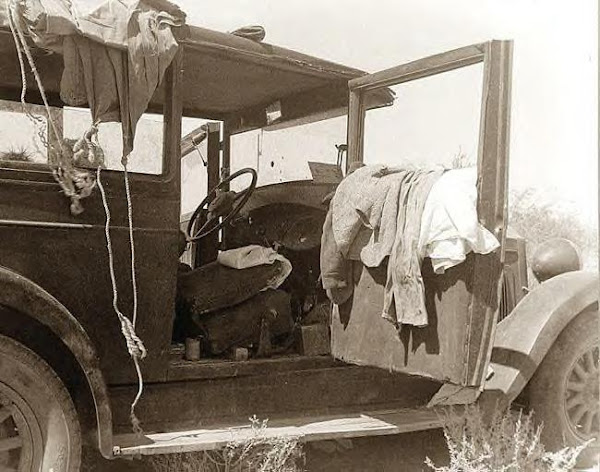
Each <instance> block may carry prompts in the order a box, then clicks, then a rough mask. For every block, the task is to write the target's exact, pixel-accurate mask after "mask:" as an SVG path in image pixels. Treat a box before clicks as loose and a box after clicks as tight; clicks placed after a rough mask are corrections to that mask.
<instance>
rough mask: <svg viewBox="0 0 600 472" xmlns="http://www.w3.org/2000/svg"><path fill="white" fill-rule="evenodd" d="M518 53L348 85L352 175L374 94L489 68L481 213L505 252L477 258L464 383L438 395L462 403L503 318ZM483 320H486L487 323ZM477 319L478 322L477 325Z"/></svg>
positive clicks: (454, 59) (436, 60) (423, 64)
mask: <svg viewBox="0 0 600 472" xmlns="http://www.w3.org/2000/svg"><path fill="white" fill-rule="evenodd" d="M512 50H513V44H512V41H507V40H502V41H498V40H494V41H489V42H485V43H481V44H475V45H471V46H466V47H462V48H459V49H455V50H452V51H448V52H444V53H441V54H437V55H434V56H430V57H426V58H423V59H419V60H416V61H413V62H410V63H407V64H404V65H400V66H396V67H392V68H390V69H387V70H383V71H381V72H377V73H374V74H370V75H365V76H363V77H359V78H357V79H353V80H351V81H349V84H348V86H349V110H348V159H347V169H348V168H349V167H350V165H352V163H354V162H362V161H363V143H364V122H365V115H366V107H365V94H366V93H367V92H368V91H371V90H374V89H378V88H382V87H389V86H392V85H397V84H402V83H406V82H409V81H413V80H417V79H421V78H425V77H431V76H433V75H437V74H440V73H443V72H448V71H451V70H455V69H459V68H462V67H466V66H470V65H474V64H478V63H483V93H482V101H481V118H480V129H479V147H478V158H477V173H478V179H477V187H478V188H477V190H478V199H477V212H478V216H479V220H480V222H481V223H482V224H483V226H485V227H486V228H487V229H488V230H490V231H491V232H492V233H493V234H494V235H495V236H496V237H497V238H498V240H499V241H500V243H501V248H500V250H498V251H496V252H495V253H494V254H492V255H488V256H480V255H476V257H475V262H474V274H476V276H475V277H474V280H473V287H472V294H471V296H472V298H471V302H470V304H469V310H470V314H469V320H470V321H469V326H467V327H466V329H467V330H468V335H467V339H468V346H467V350H466V352H467V355H466V359H464V363H465V369H464V378H463V379H462V382H460V385H456V384H451V385H449V384H446V385H444V386H443V387H442V389H441V390H440V392H438V397H439V398H440V399H447V398H449V397H451V396H454V397H456V396H458V393H459V392H464V391H465V389H466V390H467V391H470V392H471V393H469V394H468V395H467V398H470V399H469V400H467V401H472V400H474V399H475V398H476V397H477V396H478V394H479V392H480V391H481V388H482V385H483V383H484V381H485V377H486V375H487V370H488V365H489V362H490V357H491V351H492V346H493V340H494V335H495V327H496V324H497V318H498V312H499V299H500V290H501V282H500V281H501V273H502V266H503V262H504V243H505V237H506V223H507V185H508V159H509V135H510V101H511V71H512ZM478 317H483V322H481V321H480V320H479V318H478ZM476 319H477V322H473V321H475V320H476ZM461 395H462V396H463V397H464V394H461ZM462 402H463V401H462V400H461V401H459V403H462Z"/></svg>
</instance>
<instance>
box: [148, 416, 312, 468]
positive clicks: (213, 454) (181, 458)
mask: <svg viewBox="0 0 600 472" xmlns="http://www.w3.org/2000/svg"><path fill="white" fill-rule="evenodd" d="M250 427H251V431H252V434H251V436H250V437H249V438H248V439H246V440H244V441H238V442H231V443H229V444H228V445H227V446H226V447H225V448H223V449H220V450H216V451H202V452H196V453H182V454H168V455H164V456H155V457H153V458H152V459H151V463H152V467H153V469H154V470H155V471H165V472H166V471H172V470H176V471H178V472H246V471H252V472H301V471H302V470H303V468H302V465H303V464H304V452H303V449H302V444H301V443H300V442H299V438H295V437H289V436H287V437H273V436H269V435H268V434H266V432H267V420H262V421H260V420H258V419H257V418H256V417H255V416H254V417H252V418H250Z"/></svg>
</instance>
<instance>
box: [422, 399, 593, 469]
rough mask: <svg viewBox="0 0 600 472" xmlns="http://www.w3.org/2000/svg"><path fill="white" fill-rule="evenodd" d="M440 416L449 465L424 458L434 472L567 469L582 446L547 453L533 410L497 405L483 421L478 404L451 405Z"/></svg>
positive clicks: (572, 464) (573, 464) (573, 462)
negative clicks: (434, 462) (512, 409)
mask: <svg viewBox="0 0 600 472" xmlns="http://www.w3.org/2000/svg"><path fill="white" fill-rule="evenodd" d="M443 416H444V436H445V437H446V444H447V447H448V452H449V455H450V464H449V465H447V466H441V467H438V466H436V465H435V464H433V462H432V461H431V460H430V459H429V458H427V459H426V461H425V463H426V464H427V465H428V466H429V467H430V468H431V469H433V470H435V471H436V472H567V471H570V470H572V469H573V467H575V463H576V460H577V456H578V455H579V453H580V452H581V450H582V449H583V448H584V447H585V445H584V446H580V447H576V448H565V449H562V450H560V451H557V452H547V451H546V450H545V449H544V446H543V444H541V443H540V432H541V427H536V426H535V425H534V422H533V419H532V413H529V414H527V415H524V414H523V413H522V412H520V411H519V412H514V411H511V410H509V409H506V410H501V409H498V408H497V409H495V410H494V411H493V412H492V414H491V418H490V420H489V421H485V419H484V417H483V415H482V413H481V411H480V409H479V407H477V406H467V407H465V409H464V410H463V411H462V413H458V412H457V411H456V410H454V409H452V408H450V409H448V410H446V411H445V412H444V413H443Z"/></svg>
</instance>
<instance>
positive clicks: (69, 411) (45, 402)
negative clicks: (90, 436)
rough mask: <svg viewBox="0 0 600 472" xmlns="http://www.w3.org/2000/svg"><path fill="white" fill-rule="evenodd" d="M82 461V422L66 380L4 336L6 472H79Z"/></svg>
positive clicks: (0, 413) (1, 443)
mask: <svg viewBox="0 0 600 472" xmlns="http://www.w3.org/2000/svg"><path fill="white" fill-rule="evenodd" d="M80 458H81V431H80V427H79V421H78V419H77V413H76V411H75V407H74V406H73V402H72V400H71V397H70V395H69V393H68V392H67V390H66V389H65V387H64V385H63V383H62V382H61V380H60V378H58V376H57V375H56V373H55V372H54V371H53V370H52V369H51V368H50V366H48V364H46V362H44V361H43V360H42V359H41V358H40V357H39V356H38V355H37V354H35V353H34V352H33V351H31V350H30V349H28V348H27V347H25V346H23V345H22V344H20V343H18V342H16V341H14V340H13V339H10V338H7V337H5V336H2V335H0V471H18V472H33V471H36V472H37V471H44V472H46V471H50V470H52V471H53V472H75V471H78V470H79V465H80Z"/></svg>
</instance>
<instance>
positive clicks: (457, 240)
mask: <svg viewBox="0 0 600 472" xmlns="http://www.w3.org/2000/svg"><path fill="white" fill-rule="evenodd" d="M499 246H500V243H499V242H498V240H497V239H496V237H495V236H494V235H493V234H492V233H491V232H490V231H488V230H487V229H486V228H485V227H484V226H483V225H482V224H481V223H479V220H478V217H477V169H476V168H475V167H470V168H464V169H454V170H449V171H447V172H444V175H442V176H441V177H440V179H439V180H438V181H437V182H436V183H435V184H434V185H433V187H432V188H431V192H429V197H428V198H427V202H426V203H425V208H424V209H423V216H422V218H421V236H420V238H419V254H420V255H421V258H425V257H429V258H430V259H431V263H432V266H433V270H434V271H435V273H437V274H443V273H444V272H445V271H446V270H447V269H449V268H450V267H454V266H455V265H458V264H460V263H461V262H463V261H464V260H465V258H466V255H467V254H468V253H469V252H471V251H472V252H475V253H477V254H488V253H490V252H492V251H494V250H496V249H497V248H498V247H499Z"/></svg>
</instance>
